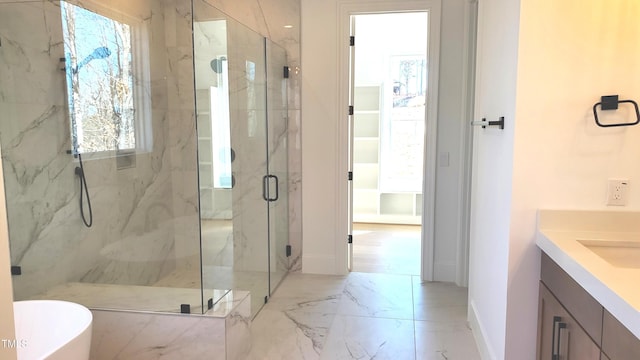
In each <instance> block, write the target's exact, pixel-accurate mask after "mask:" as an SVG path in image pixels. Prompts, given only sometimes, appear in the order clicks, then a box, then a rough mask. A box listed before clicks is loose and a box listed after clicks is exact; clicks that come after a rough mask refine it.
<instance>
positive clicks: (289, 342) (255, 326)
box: [247, 304, 335, 360]
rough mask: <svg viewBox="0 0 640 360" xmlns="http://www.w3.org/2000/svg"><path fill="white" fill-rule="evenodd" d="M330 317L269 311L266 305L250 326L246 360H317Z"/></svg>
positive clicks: (318, 314)
mask: <svg viewBox="0 0 640 360" xmlns="http://www.w3.org/2000/svg"><path fill="white" fill-rule="evenodd" d="M334 316H335V315H332V314H322V313H305V312H296V311H279V310H271V309H270V308H269V307H268V304H267V306H265V308H264V309H262V311H261V312H260V314H259V315H258V316H257V317H256V319H255V320H254V321H253V323H252V324H251V333H252V338H251V352H250V353H249V356H248V357H247V359H251V360H258V359H265V360H270V359H291V360H297V359H319V358H320V353H321V351H322V348H323V346H324V343H325V341H326V337H327V334H328V333H329V327H330V325H331V323H332V321H333V318H334Z"/></svg>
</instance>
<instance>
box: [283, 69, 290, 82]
mask: <svg viewBox="0 0 640 360" xmlns="http://www.w3.org/2000/svg"><path fill="white" fill-rule="evenodd" d="M283 75H284V78H285V79H288V78H289V67H288V66H285V67H284V71H283Z"/></svg>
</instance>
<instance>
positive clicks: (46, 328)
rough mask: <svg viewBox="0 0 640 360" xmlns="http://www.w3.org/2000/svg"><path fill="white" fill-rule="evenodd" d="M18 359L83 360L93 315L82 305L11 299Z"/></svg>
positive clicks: (88, 348)
mask: <svg viewBox="0 0 640 360" xmlns="http://www.w3.org/2000/svg"><path fill="white" fill-rule="evenodd" d="M13 311H14V317H15V323H16V327H15V329H16V349H17V352H18V360H22V359H24V360H33V359H37V360H40V359H47V360H58V359H59V360H87V359H89V350H90V347H91V324H92V322H93V316H92V315H91V311H89V309H87V308H86V307H84V306H82V305H80V304H76V303H72V302H68V301H59V300H25V301H15V302H14V303H13Z"/></svg>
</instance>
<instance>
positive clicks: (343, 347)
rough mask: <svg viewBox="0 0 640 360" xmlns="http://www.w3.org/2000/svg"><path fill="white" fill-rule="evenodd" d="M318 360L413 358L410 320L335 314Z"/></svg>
mask: <svg viewBox="0 0 640 360" xmlns="http://www.w3.org/2000/svg"><path fill="white" fill-rule="evenodd" d="M320 359H326V360H338V359H406V360H409V359H415V343H414V328H413V320H399V319H380V318H372V317H360V316H344V315H336V318H335V320H334V322H333V325H332V326H331V329H330V331H329V337H328V338H327V343H326V344H325V346H324V349H323V351H322V356H321V357H320Z"/></svg>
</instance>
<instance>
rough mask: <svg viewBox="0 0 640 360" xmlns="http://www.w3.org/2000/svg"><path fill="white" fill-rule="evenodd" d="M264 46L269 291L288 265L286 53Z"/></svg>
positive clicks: (273, 46)
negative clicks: (265, 59)
mask: <svg viewBox="0 0 640 360" xmlns="http://www.w3.org/2000/svg"><path fill="white" fill-rule="evenodd" d="M266 50H267V89H268V91H267V127H268V128H267V133H268V136H267V138H268V146H269V148H268V171H269V175H268V177H267V180H268V185H269V186H268V190H269V196H268V202H269V275H270V276H269V290H270V293H273V291H274V290H275V288H276V287H277V286H278V284H280V281H282V279H283V277H284V275H285V274H286V272H287V269H288V257H287V245H288V244H289V197H288V194H289V191H288V182H287V179H288V176H287V175H288V159H289V158H288V146H287V128H288V126H287V123H288V107H287V85H288V83H287V77H288V68H287V67H286V66H287V54H286V51H285V50H284V49H283V48H281V47H280V46H278V45H276V44H275V43H273V42H271V41H270V40H266Z"/></svg>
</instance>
